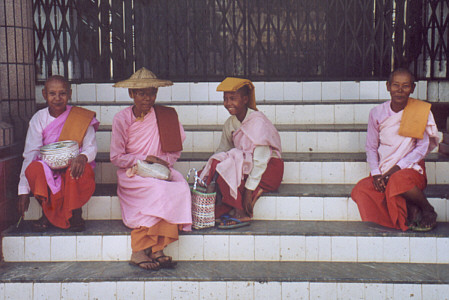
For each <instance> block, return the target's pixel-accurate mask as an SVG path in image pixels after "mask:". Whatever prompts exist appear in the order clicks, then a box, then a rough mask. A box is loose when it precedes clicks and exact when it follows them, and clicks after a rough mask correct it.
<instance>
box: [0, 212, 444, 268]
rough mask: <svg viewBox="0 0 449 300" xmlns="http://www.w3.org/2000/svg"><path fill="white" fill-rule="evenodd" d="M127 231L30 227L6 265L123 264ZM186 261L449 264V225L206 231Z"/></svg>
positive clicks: (8, 251) (183, 236) (193, 241)
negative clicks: (420, 228) (410, 229)
mask: <svg viewBox="0 0 449 300" xmlns="http://www.w3.org/2000/svg"><path fill="white" fill-rule="evenodd" d="M130 231H131V230H130V229H128V228H126V227H125V226H124V225H123V223H122V222H121V221H119V220H116V221H112V220H109V221H87V222H86V230H85V231H84V232H80V233H76V234H74V233H71V232H68V231H64V230H61V229H57V228H51V229H49V230H48V231H47V232H44V233H35V232H33V231H32V230H31V222H30V221H25V222H24V223H23V224H22V227H20V228H16V227H15V226H12V227H10V228H9V229H8V230H6V231H4V232H3V242H2V249H3V256H4V260H5V261H6V262H14V261H15V262H18V261H19V262H21V261H29V262H33V261H34V262H35V261H41V262H44V261H47V262H48V261H126V260H129V257H130V255H131V246H130V245H131V239H130ZM166 253H167V254H168V255H171V256H173V257H174V259H176V260H181V261H186V260H189V261H191V260H194V261H323V262H401V263H436V264H448V263H449V223H447V222H440V223H439V224H438V226H437V227H436V228H435V229H434V230H432V231H431V232H427V233H416V232H408V231H407V232H402V231H399V230H394V229H388V228H384V227H381V226H379V225H377V224H373V223H365V222H342V221H340V222H332V221H321V222H320V221H252V222H251V225H250V226H247V227H242V228H238V229H234V230H221V229H217V228H208V229H203V230H194V231H192V232H182V233H180V237H179V240H178V241H177V242H175V243H172V244H170V245H169V246H168V247H167V248H166Z"/></svg>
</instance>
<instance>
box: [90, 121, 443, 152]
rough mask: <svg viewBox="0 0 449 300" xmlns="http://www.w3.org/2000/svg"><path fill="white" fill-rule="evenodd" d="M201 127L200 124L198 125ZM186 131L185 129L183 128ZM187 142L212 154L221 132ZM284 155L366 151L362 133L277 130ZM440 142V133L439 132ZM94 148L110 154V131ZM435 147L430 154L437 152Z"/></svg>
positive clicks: (189, 134)
mask: <svg viewBox="0 0 449 300" xmlns="http://www.w3.org/2000/svg"><path fill="white" fill-rule="evenodd" d="M198 126H200V125H198ZM186 128H187V127H186ZM185 134H186V139H185V141H184V143H183V151H187V152H214V151H215V150H216V149H217V148H218V145H219V143H220V138H221V129H219V130H201V131H198V130H195V131H193V130H189V129H186V131H185ZM279 135H280V137H281V144H282V151H283V152H310V153H312V152H313V153H317V152H331V153H344V152H363V153H364V152H365V143H366V130H365V131H360V130H357V131H355V130H354V131H347V130H345V131H338V130H335V129H334V130H331V129H329V130H320V131H314V130H310V129H309V130H307V129H306V130H298V129H291V130H279ZM439 135H440V140H441V138H442V135H443V134H442V132H440V133H439ZM96 136H97V145H98V151H99V152H109V149H110V145H111V132H110V131H98V132H97V134H96ZM437 151H438V147H436V148H435V149H434V150H433V152H437Z"/></svg>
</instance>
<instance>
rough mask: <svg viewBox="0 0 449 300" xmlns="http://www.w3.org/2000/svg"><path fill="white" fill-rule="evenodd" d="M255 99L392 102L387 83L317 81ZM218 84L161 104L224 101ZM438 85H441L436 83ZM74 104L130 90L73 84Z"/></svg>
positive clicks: (200, 85) (173, 89)
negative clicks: (373, 100) (371, 100)
mask: <svg viewBox="0 0 449 300" xmlns="http://www.w3.org/2000/svg"><path fill="white" fill-rule="evenodd" d="M253 83H254V86H255V89H256V90H255V92H256V99H257V101H258V102H260V101H263V100H277V101H283V100H284V101H335V102H338V101H342V100H343V101H344V100H359V101H364V100H370V99H376V100H377V99H379V100H383V99H389V98H390V95H389V93H388V91H387V89H386V85H385V81H324V82H320V81H315V82H291V81H288V82H282V81H279V82H263V81H255V82H253ZM219 84H220V83H219V82H174V85H173V86H170V87H164V88H160V89H159V91H158V94H157V100H158V101H167V102H171V101H182V102H195V101H205V102H221V101H222V100H223V93H222V92H217V91H216V89H217V86H218V85H219ZM437 84H438V83H437ZM42 88H43V85H36V98H37V99H36V101H37V102H38V103H44V102H45V100H44V99H43V97H42V93H41V90H42ZM71 88H72V102H74V103H77V102H91V103H101V102H105V101H106V102H108V101H113V102H122V101H129V102H131V99H130V98H129V94H128V89H125V88H114V87H112V83H96V84H95V83H83V84H72V86H71ZM411 96H412V97H414V98H419V99H426V98H427V81H419V82H416V88H415V91H414V93H413V94H412V95H411ZM437 98H438V97H437Z"/></svg>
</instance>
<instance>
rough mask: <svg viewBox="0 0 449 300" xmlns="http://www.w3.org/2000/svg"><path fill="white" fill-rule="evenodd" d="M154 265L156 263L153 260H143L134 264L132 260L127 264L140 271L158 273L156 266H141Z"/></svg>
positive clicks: (158, 268)
mask: <svg viewBox="0 0 449 300" xmlns="http://www.w3.org/2000/svg"><path fill="white" fill-rule="evenodd" d="M156 263H157V262H156V261H155V260H154V259H152V260H143V261H139V262H134V261H132V260H130V261H129V264H130V265H131V266H134V267H139V268H141V269H144V270H148V271H159V270H160V266H159V265H158V266H157V267H154V268H145V267H144V266H143V264H156Z"/></svg>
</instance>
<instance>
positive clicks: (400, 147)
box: [377, 110, 439, 174]
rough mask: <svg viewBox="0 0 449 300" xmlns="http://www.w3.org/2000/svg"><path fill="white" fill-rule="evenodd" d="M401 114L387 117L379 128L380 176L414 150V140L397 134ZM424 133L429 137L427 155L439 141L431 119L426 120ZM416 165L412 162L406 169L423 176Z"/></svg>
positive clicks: (421, 170)
mask: <svg viewBox="0 0 449 300" xmlns="http://www.w3.org/2000/svg"><path fill="white" fill-rule="evenodd" d="M403 112H404V111H403V110H401V111H400V112H398V113H397V114H394V115H392V116H390V117H388V118H387V119H385V121H383V122H382V123H381V124H380V126H379V140H380V143H379V148H378V150H377V152H378V153H379V169H380V171H381V172H382V174H385V173H386V172H388V170H390V169H391V168H392V167H394V166H395V165H396V164H397V163H398V162H399V161H400V160H401V159H402V158H403V157H404V156H406V155H407V154H409V153H410V152H411V151H412V150H413V149H414V148H415V144H416V139H414V138H411V137H405V136H401V135H399V134H398V130H399V126H400V124H401V118H402V113H403ZM425 132H426V133H427V135H428V136H429V147H428V149H427V154H429V153H430V152H431V151H432V150H433V149H434V148H435V147H436V146H437V145H438V139H439V138H438V129H437V126H436V124H435V122H434V121H433V119H431V118H429V119H428V122H427V126H426V129H425ZM427 154H426V155H427ZM418 163H419V162H413V163H411V164H410V165H408V166H406V168H407V169H414V170H415V171H418V172H419V173H420V174H423V169H422V167H421V166H420V165H419V164H418Z"/></svg>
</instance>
